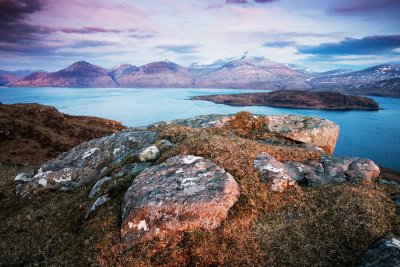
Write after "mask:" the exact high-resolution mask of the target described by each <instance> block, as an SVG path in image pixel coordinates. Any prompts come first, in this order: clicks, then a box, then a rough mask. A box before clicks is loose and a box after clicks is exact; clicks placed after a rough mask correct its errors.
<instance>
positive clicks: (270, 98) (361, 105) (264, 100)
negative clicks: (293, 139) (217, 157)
mask: <svg viewBox="0 0 400 267" xmlns="http://www.w3.org/2000/svg"><path fill="white" fill-rule="evenodd" d="M191 100H206V101H212V102H214V103H216V104H225V105H230V106H240V107H243V106H271V107H284V108H307V109H333V110H352V109H361V110H378V109H379V104H378V103H377V102H375V101H374V100H373V99H371V98H368V97H363V96H354V95H345V94H342V93H340V92H322V91H321V92H320V91H317V92H314V91H300V90H278V91H273V92H267V93H265V92H263V93H244V94H222V95H202V96H194V97H192V98H191Z"/></svg>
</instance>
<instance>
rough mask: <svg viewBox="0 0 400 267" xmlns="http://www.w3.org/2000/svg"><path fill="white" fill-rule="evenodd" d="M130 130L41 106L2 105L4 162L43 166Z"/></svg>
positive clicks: (1, 155)
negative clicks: (86, 144)
mask: <svg viewBox="0 0 400 267" xmlns="http://www.w3.org/2000/svg"><path fill="white" fill-rule="evenodd" d="M124 128H126V127H125V126H123V125H122V124H121V123H120V122H117V121H113V120H107V119H101V118H96V117H84V116H70V115H67V114H64V113H61V112H59V111H58V110H57V109H55V108H53V107H49V106H43V105H38V104H14V105H4V104H0V146H1V150H0V162H7V163H23V162H27V163H33V164H36V163H42V162H44V161H46V160H49V159H51V158H53V157H55V156H56V155H58V154H60V153H61V152H64V151H67V150H69V149H71V148H73V147H74V146H76V145H78V144H80V143H83V142H86V141H89V140H92V139H94V138H98V137H101V136H105V135H109V134H111V133H113V132H116V131H120V130H122V129H124Z"/></svg>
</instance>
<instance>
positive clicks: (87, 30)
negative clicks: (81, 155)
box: [0, 0, 400, 71]
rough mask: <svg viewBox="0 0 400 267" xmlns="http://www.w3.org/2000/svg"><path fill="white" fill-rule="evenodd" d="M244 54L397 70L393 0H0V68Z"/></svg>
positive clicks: (399, 53)
mask: <svg viewBox="0 0 400 267" xmlns="http://www.w3.org/2000/svg"><path fill="white" fill-rule="evenodd" d="M246 51H249V53H250V54H252V55H255V56H263V57H265V58H268V59H270V60H273V61H277V62H281V63H292V64H298V65H302V66H305V67H308V68H311V69H313V70H315V71H325V70H330V69H336V68H353V69H362V68H366V67H370V66H373V65H377V64H384V63H396V64H399V63H400V0H335V1H321V0H302V1H299V0H131V1H129V0H68V1H65V0H0V69H4V70H16V69H27V68H31V69H44V70H48V71H55V70H58V69H61V68H64V67H66V66H68V65H70V64H72V63H74V62H76V61H79V60H85V61H88V62H90V63H92V64H96V65H99V66H102V67H105V68H112V67H113V66H115V65H117V64H118V63H130V64H132V65H136V66H140V65H143V64H146V63H149V62H154V61H161V60H169V61H173V62H175V63H177V64H180V65H183V66H190V65H191V64H192V63H200V64H206V63H211V62H213V61H214V60H217V59H223V58H230V57H238V56H240V55H242V54H243V53H244V52H246Z"/></svg>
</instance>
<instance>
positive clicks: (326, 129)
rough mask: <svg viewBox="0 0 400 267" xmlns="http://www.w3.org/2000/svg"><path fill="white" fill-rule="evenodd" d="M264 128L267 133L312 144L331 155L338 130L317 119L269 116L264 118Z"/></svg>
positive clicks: (327, 122) (298, 116)
mask: <svg viewBox="0 0 400 267" xmlns="http://www.w3.org/2000/svg"><path fill="white" fill-rule="evenodd" d="M264 119H265V127H266V131H268V132H269V133H274V134H278V135H279V136H282V137H286V138H289V139H291V140H293V141H299V142H302V143H305V144H313V145H315V146H316V147H319V148H321V149H323V150H324V151H325V153H327V154H332V153H333V151H334V150H335V146H336V140H337V138H338V136H339V131H340V128H339V126H338V125H337V124H335V123H333V122H331V121H329V120H326V119H323V118H318V117H310V116H302V115H271V116H265V117H264Z"/></svg>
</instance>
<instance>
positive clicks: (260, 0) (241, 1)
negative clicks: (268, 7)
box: [226, 0, 277, 4]
mask: <svg viewBox="0 0 400 267" xmlns="http://www.w3.org/2000/svg"><path fill="white" fill-rule="evenodd" d="M274 1H277V0H254V2H256V3H262V4H264V3H270V2H274ZM248 2H249V1H247V0H226V3H227V4H247V3H248Z"/></svg>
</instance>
